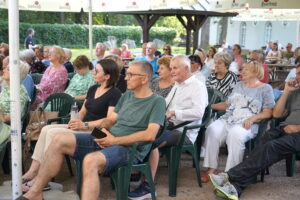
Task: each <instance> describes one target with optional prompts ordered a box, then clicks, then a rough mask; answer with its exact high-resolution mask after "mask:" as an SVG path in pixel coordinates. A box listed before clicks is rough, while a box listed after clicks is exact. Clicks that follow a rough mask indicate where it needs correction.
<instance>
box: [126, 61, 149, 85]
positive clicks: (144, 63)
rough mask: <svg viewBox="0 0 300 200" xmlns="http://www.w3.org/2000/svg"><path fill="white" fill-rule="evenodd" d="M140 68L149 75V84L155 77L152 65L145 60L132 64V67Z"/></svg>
mask: <svg viewBox="0 0 300 200" xmlns="http://www.w3.org/2000/svg"><path fill="white" fill-rule="evenodd" d="M133 65H134V66H139V68H140V70H141V71H142V72H144V73H146V74H147V76H148V78H149V83H150V81H151V79H152V76H153V69H152V66H151V65H150V63H148V62H147V61H144V60H138V61H133V62H131V63H130V66H133Z"/></svg>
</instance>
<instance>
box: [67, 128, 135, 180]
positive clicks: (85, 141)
mask: <svg viewBox="0 0 300 200" xmlns="http://www.w3.org/2000/svg"><path fill="white" fill-rule="evenodd" d="M74 135H75V137H76V149H75V153H74V155H73V156H72V157H73V159H74V160H83V158H84V156H85V155H87V154H89V153H92V152H95V151H100V152H101V153H102V154H103V155H104V156H105V158H106V165H105V169H104V171H103V174H108V173H109V172H110V171H111V170H113V169H116V168H118V167H121V166H123V165H126V164H127V163H128V161H129V158H130V153H131V148H130V147H128V146H119V145H113V146H109V147H106V148H104V149H102V148H100V147H99V146H98V144H97V143H96V142H95V141H94V139H95V138H94V137H93V136H91V135H90V134H87V133H77V134H74Z"/></svg>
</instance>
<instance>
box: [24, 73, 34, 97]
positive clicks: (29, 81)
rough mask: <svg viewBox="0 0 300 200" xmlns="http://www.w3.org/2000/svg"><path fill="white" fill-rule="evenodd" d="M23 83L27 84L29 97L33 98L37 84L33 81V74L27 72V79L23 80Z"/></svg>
mask: <svg viewBox="0 0 300 200" xmlns="http://www.w3.org/2000/svg"><path fill="white" fill-rule="evenodd" d="M22 84H23V85H24V86H25V88H26V90H27V93H28V96H29V98H30V99H32V98H33V91H34V87H35V85H34V83H33V80H32V78H31V76H30V75H28V74H27V75H26V77H25V79H24V80H23V82H22Z"/></svg>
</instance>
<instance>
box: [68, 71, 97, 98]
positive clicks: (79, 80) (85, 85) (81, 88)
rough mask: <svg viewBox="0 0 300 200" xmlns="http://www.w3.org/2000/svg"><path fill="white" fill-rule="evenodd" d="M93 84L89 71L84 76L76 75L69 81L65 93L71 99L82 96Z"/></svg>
mask: <svg viewBox="0 0 300 200" xmlns="http://www.w3.org/2000/svg"><path fill="white" fill-rule="evenodd" d="M94 84H95V81H94V77H93V75H92V72H91V71H88V72H87V73H85V74H84V75H80V74H78V73H76V74H75V75H74V77H73V78H72V79H71V81H70V84H69V86H68V88H67V89H66V91H65V93H67V94H69V95H71V96H72V97H77V96H82V95H85V94H86V93H87V91H88V89H89V88H90V87H91V86H92V85H94Z"/></svg>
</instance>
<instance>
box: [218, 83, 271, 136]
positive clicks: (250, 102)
mask: <svg viewBox="0 0 300 200" xmlns="http://www.w3.org/2000/svg"><path fill="white" fill-rule="evenodd" d="M227 104H228V107H227V109H226V113H225V114H224V115H222V116H221V117H220V119H223V120H225V121H226V122H227V124H229V125H235V124H241V123H242V122H243V121H244V120H246V119H248V118H249V117H251V116H253V115H256V114H259V113H260V112H261V111H262V109H264V108H273V107H274V105H275V102H274V94H273V90H272V87H271V86H270V85H269V84H263V85H261V86H259V87H256V88H246V87H245V84H244V82H238V83H237V84H236V86H235V87H234V89H233V91H232V93H231V95H230V96H229V97H228V99H227ZM257 130H258V124H253V125H252V126H251V131H252V133H257Z"/></svg>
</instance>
